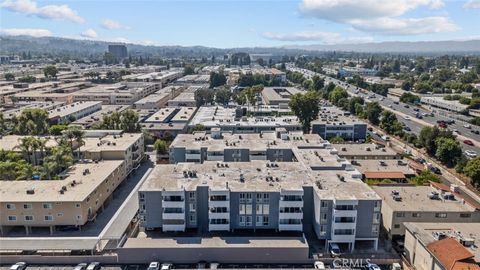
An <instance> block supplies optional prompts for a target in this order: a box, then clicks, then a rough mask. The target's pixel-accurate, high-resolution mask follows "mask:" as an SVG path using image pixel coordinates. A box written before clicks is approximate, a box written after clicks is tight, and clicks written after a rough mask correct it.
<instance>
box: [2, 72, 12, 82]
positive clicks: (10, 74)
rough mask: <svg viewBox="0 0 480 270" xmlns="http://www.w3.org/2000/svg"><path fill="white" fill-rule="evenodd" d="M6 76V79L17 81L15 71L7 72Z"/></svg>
mask: <svg viewBox="0 0 480 270" xmlns="http://www.w3.org/2000/svg"><path fill="white" fill-rule="evenodd" d="M4 77H5V80H6V81H15V75H13V73H5V75H4Z"/></svg>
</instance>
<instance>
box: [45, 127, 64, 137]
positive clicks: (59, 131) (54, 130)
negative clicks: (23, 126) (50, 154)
mask: <svg viewBox="0 0 480 270" xmlns="http://www.w3.org/2000/svg"><path fill="white" fill-rule="evenodd" d="M67 128H68V126H67V125H53V126H50V127H49V128H48V134H50V135H54V136H60V135H62V131H64V130H65V129H67Z"/></svg>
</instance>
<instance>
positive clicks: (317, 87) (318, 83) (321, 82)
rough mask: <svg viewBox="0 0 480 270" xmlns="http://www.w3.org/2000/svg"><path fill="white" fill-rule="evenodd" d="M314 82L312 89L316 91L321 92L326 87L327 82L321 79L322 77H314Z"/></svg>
mask: <svg viewBox="0 0 480 270" xmlns="http://www.w3.org/2000/svg"><path fill="white" fill-rule="evenodd" d="M312 81H313V85H312V88H313V90H315V91H320V90H322V89H323V87H325V80H324V79H322V78H320V76H318V75H315V76H313V78H312Z"/></svg>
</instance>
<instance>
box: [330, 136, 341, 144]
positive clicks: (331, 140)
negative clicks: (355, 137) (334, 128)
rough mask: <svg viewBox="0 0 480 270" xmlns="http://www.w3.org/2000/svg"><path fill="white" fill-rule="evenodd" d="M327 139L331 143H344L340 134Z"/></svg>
mask: <svg viewBox="0 0 480 270" xmlns="http://www.w3.org/2000/svg"><path fill="white" fill-rule="evenodd" d="M328 141H329V142H330V143H332V144H337V143H344V142H345V140H344V139H343V138H342V137H340V136H335V137H332V138H330V139H328Z"/></svg>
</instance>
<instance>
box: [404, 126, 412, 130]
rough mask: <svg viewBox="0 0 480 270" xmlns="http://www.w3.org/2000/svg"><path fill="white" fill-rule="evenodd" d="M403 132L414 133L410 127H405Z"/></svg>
mask: <svg viewBox="0 0 480 270" xmlns="http://www.w3.org/2000/svg"><path fill="white" fill-rule="evenodd" d="M403 130H405V131H412V129H411V128H409V127H408V126H404V127H403Z"/></svg>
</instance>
